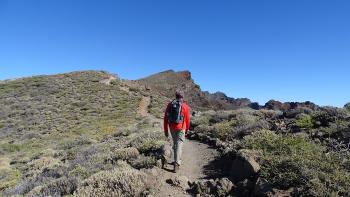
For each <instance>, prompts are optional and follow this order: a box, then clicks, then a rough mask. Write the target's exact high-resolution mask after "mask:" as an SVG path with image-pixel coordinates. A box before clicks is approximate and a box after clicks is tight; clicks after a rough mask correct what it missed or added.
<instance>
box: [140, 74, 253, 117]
mask: <svg viewBox="0 0 350 197" xmlns="http://www.w3.org/2000/svg"><path fill="white" fill-rule="evenodd" d="M137 82H138V83H140V84H143V85H145V86H147V87H149V88H150V89H152V91H156V92H157V93H160V94H161V95H163V96H166V97H168V98H169V99H172V98H174V94H175V90H176V89H182V90H183V91H184V93H185V100H186V101H187V102H188V103H189V104H190V106H191V107H192V109H200V110H201V109H236V108H240V107H249V105H250V104H251V101H250V100H249V99H247V98H242V99H234V98H230V97H228V96H226V95H225V94H224V93H222V92H217V93H214V94H211V93H209V92H203V91H202V90H201V89H200V87H199V85H197V84H196V83H195V82H194V81H193V79H192V75H191V72H189V71H181V72H175V71H173V70H168V71H164V72H161V73H158V74H155V75H151V76H149V77H146V78H143V79H140V80H137Z"/></svg>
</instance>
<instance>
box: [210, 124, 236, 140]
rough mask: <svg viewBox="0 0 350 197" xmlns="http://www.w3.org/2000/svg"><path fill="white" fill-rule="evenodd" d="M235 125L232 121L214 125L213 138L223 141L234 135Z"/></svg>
mask: <svg viewBox="0 0 350 197" xmlns="http://www.w3.org/2000/svg"><path fill="white" fill-rule="evenodd" d="M232 126H233V123H232V122H230V121H223V122H220V123H217V124H215V125H214V130H213V136H214V137H216V138H219V139H222V140H226V138H227V137H228V136H229V135H230V134H231V133H232Z"/></svg>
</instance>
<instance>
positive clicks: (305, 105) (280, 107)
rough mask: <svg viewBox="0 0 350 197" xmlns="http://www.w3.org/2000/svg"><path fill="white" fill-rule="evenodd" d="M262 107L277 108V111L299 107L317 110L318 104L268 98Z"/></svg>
mask: <svg viewBox="0 0 350 197" xmlns="http://www.w3.org/2000/svg"><path fill="white" fill-rule="evenodd" d="M263 108H265V109H269V110H279V111H287V110H292V109H300V108H307V109H311V110H317V109H319V106H318V105H316V104H314V103H312V102H310V101H306V102H285V103H282V102H280V101H276V100H270V101H268V102H267V103H266V104H265V105H264V107H263Z"/></svg>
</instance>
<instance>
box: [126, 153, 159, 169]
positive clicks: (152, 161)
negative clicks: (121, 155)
mask: <svg viewBox="0 0 350 197" xmlns="http://www.w3.org/2000/svg"><path fill="white" fill-rule="evenodd" d="M129 163H130V165H131V166H132V167H134V168H136V169H141V168H152V167H154V166H155V165H157V160H156V158H155V157H152V156H144V155H140V156H139V157H138V158H134V159H131V160H130V161H129Z"/></svg>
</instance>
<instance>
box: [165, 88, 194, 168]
mask: <svg viewBox="0 0 350 197" xmlns="http://www.w3.org/2000/svg"><path fill="white" fill-rule="evenodd" d="M183 96H184V94H183V92H182V91H181V90H177V91H176V93H175V99H174V100H173V101H172V102H170V103H169V104H168V105H167V108H166V110H165V115H164V134H165V137H167V138H168V139H169V132H168V127H169V128H170V133H171V136H172V139H173V153H174V163H173V164H174V172H177V171H178V170H179V167H180V165H181V154H182V146H183V143H184V141H185V134H186V132H187V131H188V130H189V129H190V108H189V106H188V105H187V104H186V102H185V101H184V98H183Z"/></svg>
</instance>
